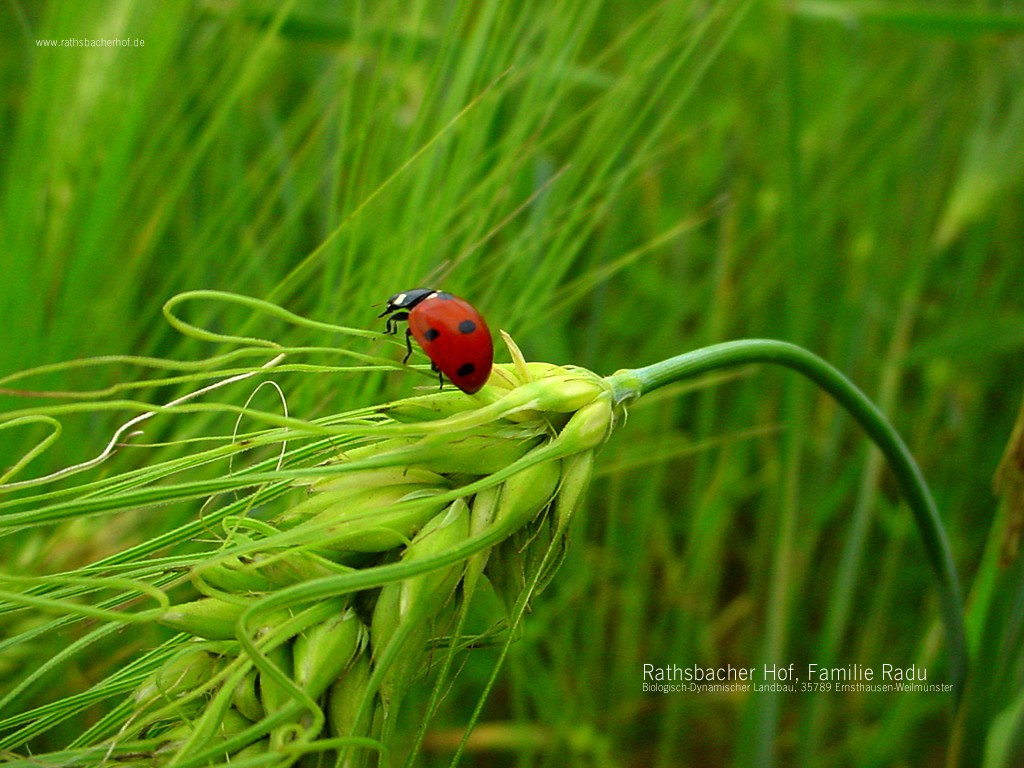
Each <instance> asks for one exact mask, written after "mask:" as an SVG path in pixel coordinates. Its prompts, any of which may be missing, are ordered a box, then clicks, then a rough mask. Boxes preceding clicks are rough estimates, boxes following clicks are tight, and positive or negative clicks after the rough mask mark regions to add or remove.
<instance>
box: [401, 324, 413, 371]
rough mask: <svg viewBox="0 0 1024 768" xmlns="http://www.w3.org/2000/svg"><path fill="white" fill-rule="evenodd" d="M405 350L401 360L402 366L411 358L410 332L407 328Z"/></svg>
mask: <svg viewBox="0 0 1024 768" xmlns="http://www.w3.org/2000/svg"><path fill="white" fill-rule="evenodd" d="M405 348H406V349H407V350H408V351H407V352H406V353H405V357H403V358H402V365H405V364H406V363H407V362H409V358H410V357H412V331H411V330H409V329H408V328H406V329H405Z"/></svg>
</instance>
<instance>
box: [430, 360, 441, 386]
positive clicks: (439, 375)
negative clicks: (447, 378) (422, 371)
mask: <svg viewBox="0 0 1024 768" xmlns="http://www.w3.org/2000/svg"><path fill="white" fill-rule="evenodd" d="M430 370H432V371H433V372H434V373H436V374H437V388H438V389H444V374H443V373H441V369H440V368H438V367H437V363H431V364H430Z"/></svg>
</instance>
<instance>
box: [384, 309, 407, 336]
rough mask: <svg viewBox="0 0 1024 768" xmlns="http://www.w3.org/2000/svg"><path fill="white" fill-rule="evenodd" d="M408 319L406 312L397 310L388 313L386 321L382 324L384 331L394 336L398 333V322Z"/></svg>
mask: <svg viewBox="0 0 1024 768" xmlns="http://www.w3.org/2000/svg"><path fill="white" fill-rule="evenodd" d="M408 319H409V313H408V312H398V313H397V314H394V315H389V316H388V320H387V322H386V323H385V324H384V333H387V334H390V335H392V336H394V335H395V334H396V333H398V324H399V323H400V322H401V321H403V320H408Z"/></svg>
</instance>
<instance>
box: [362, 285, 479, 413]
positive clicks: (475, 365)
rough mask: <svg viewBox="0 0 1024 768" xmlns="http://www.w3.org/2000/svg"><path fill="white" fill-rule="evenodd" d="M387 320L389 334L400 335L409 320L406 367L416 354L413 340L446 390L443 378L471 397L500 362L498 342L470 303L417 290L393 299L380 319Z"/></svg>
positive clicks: (450, 295)
mask: <svg viewBox="0 0 1024 768" xmlns="http://www.w3.org/2000/svg"><path fill="white" fill-rule="evenodd" d="M385 315H387V316H388V321H387V326H386V329H385V333H392V334H393V333H398V323H399V322H401V321H403V320H405V321H407V322H408V323H409V325H408V327H407V328H406V329H405V346H406V348H407V349H408V350H409V351H408V352H407V353H406V355H405V357H404V358H403V359H402V362H403V363H404V362H406V361H407V360H408V359H409V356H410V355H411V354H412V342H411V341H410V337H412V338H414V339H416V343H417V344H419V345H420V347H421V348H422V349H423V351H424V352H426V353H427V357H429V358H430V362H431V364H432V365H431V368H433V369H434V370H435V371H436V372H437V374H438V378H439V379H440V381H441V384H442V386H443V385H444V379H443V378H442V376H441V374H444V375H445V376H447V377H448V378H449V379H450V380H451V382H452V384H454V385H455V386H456V387H458V388H459V389H461V390H462V391H463V392H465V393H466V394H469V395H471V394H473V393H474V392H476V391H478V390H479V389H480V388H481V387H482V386H483V385H484V384H485V383H486V382H487V377H488V376H490V374H491V364H492V363H493V362H494V343H493V342H492V341H491V332H490V330H489V329H488V328H487V323H486V322H485V321H484V319H483V317H482V316H481V315H480V313H479V312H477V311H476V309H474V308H473V305H471V304H470V303H469V302H467V301H463V300H462V299H460V298H459V297H458V296H453V295H452V294H450V293H445V292H444V291H435V290H434V289H433V288H417V289H415V290H412V291H403V292H402V293H396V294H395V295H394V296H392V297H391V298H390V299H388V303H387V306H386V307H385V309H384V311H383V312H381V313H380V315H378V317H384V316H385Z"/></svg>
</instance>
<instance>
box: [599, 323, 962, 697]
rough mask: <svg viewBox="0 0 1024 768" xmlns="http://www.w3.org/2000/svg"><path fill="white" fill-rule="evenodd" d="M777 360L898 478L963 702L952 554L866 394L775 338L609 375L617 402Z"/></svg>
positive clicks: (905, 454)
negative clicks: (863, 437)
mask: <svg viewBox="0 0 1024 768" xmlns="http://www.w3.org/2000/svg"><path fill="white" fill-rule="evenodd" d="M751 363H775V364H777V365H782V366H785V367H787V368H791V369H793V370H794V371H797V372H798V373H801V374H803V375H804V376H806V377H807V378H809V379H810V380H811V381H813V382H814V383H815V384H817V385H818V386H819V387H821V388H822V389H824V390H825V391H826V392H828V393H829V394H830V395H831V396H832V397H833V398H835V400H836V402H838V403H839V404H840V405H841V406H842V407H843V408H845V409H846V411H847V412H849V413H850V414H851V415H852V416H853V418H854V419H856V421H857V423H858V424H860V426H861V427H862V428H863V429H864V431H865V432H867V433H868V436H869V437H870V438H871V440H872V441H873V442H874V443H875V445H877V446H878V448H879V449H880V450H881V451H882V454H883V455H884V456H885V458H886V461H888V463H889V467H890V468H891V469H892V472H893V474H894V475H895V476H896V479H897V481H898V482H899V486H900V489H901V490H902V491H903V494H904V496H905V498H906V499H907V502H908V503H909V504H910V510H911V512H912V513H913V515H914V522H915V523H917V528H918V531H919V533H920V535H921V538H922V539H923V541H924V546H925V551H926V553H927V555H928V560H929V562H930V563H931V566H932V569H933V570H934V571H935V574H936V576H937V577H938V580H939V585H938V592H939V595H938V596H939V606H940V611H941V614H942V619H943V622H944V623H945V626H946V643H947V645H948V648H949V660H950V661H949V663H950V678H951V680H952V683H953V689H954V692H955V694H956V699H957V700H958V701H959V698H960V694H961V693H962V691H963V686H964V682H965V680H966V676H967V643H966V636H965V633H964V623H963V613H962V610H963V599H962V597H961V591H960V580H959V578H958V577H957V573H956V566H955V565H954V563H953V554H952V551H951V549H950V546H949V540H948V539H947V538H946V532H945V530H944V529H943V527H942V521H941V519H940V518H939V512H938V509H937V508H936V506H935V501H934V500H933V499H932V495H931V492H930V491H929V490H928V484H927V483H926V482H925V479H924V476H923V475H922V474H921V470H920V469H919V468H918V466H917V463H916V462H915V461H914V457H913V456H912V455H911V454H910V451H909V450H908V449H907V446H906V444H905V443H904V442H903V440H902V439H901V438H900V436H899V434H898V433H897V432H896V430H895V429H894V428H893V427H892V425H891V424H890V423H889V422H888V420H887V419H886V418H885V415H884V414H883V413H882V412H881V411H880V410H879V409H878V408H877V407H876V406H875V404H874V403H872V402H871V400H869V399H868V397H867V395H865V394H864V393H863V392H861V391H860V390H859V389H858V388H857V386H856V385H855V384H853V382H851V381H850V380H849V379H847V378H846V377H845V376H844V375H843V374H842V373H840V372H839V371H838V370H837V369H836V368H834V367H832V366H831V365H829V364H828V363H827V362H825V361H824V360H822V359H821V358H820V357H818V356H817V355H815V354H813V353H811V352H808V351H807V350H806V349H804V348H802V347H798V346H796V345H795V344H790V343H788V342H785V341H775V340H773V339H744V340H742V341H729V342H726V343H724V344H715V345H713V346H710V347H704V348H702V349H698V350H694V351H693V352H687V353H685V354H682V355H679V356H677V357H673V358H669V359H668V360H664V361H662V362H660V363H655V364H654V365H649V366H647V367H646V368H638V369H636V370H625V371H619V372H618V373H615V374H614V375H612V376H609V377H608V379H607V381H608V383H609V384H610V385H611V388H612V393H613V396H614V398H615V401H616V402H617V403H618V402H624V401H627V400H632V399H634V398H637V397H640V396H642V395H644V394H646V393H648V392H651V391H653V390H655V389H657V388H658V387H662V386H664V385H666V384H670V383H673V382H676V381H680V380H681V379H685V378H687V377H691V376H698V375H701V374H704V373H708V372H710V371H715V370H719V369H722V368H731V367H735V366H739V365H749V364H751Z"/></svg>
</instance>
